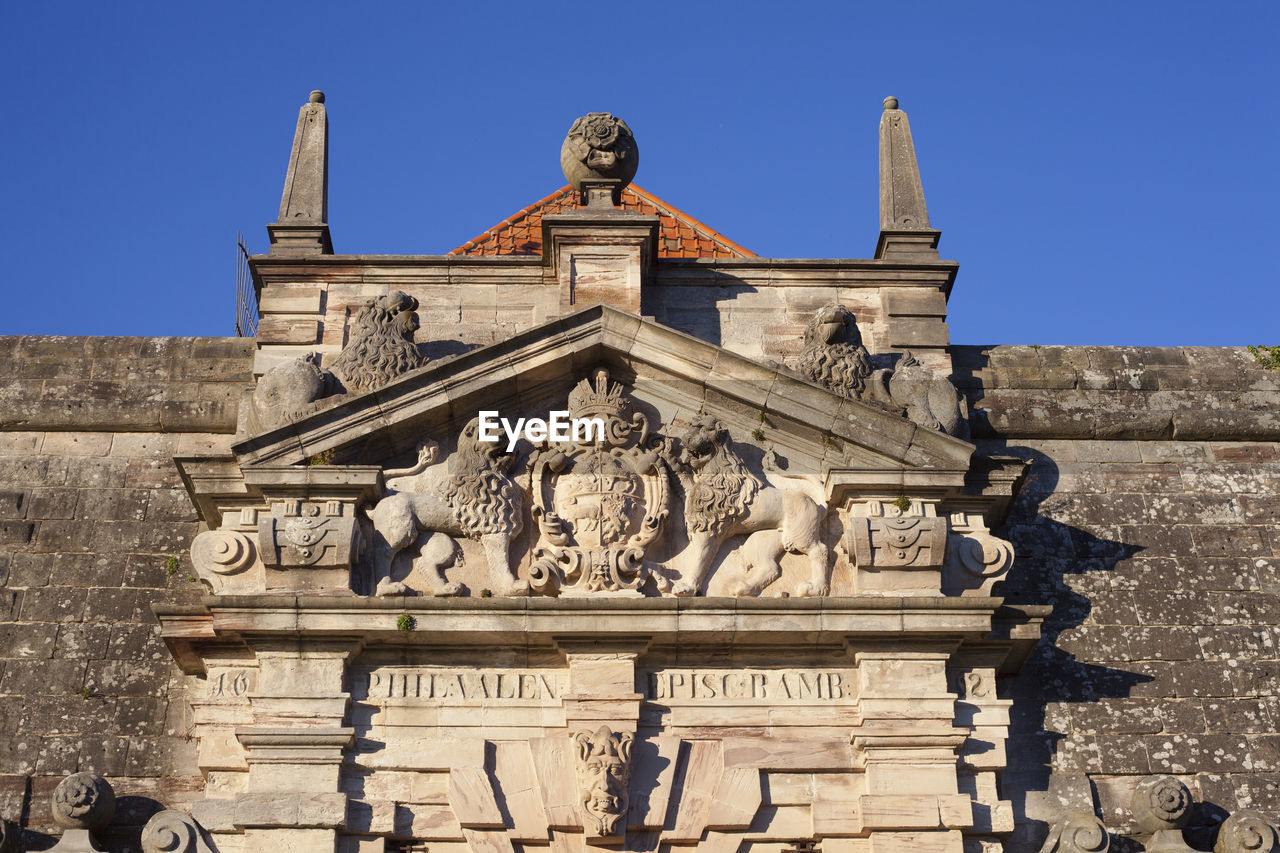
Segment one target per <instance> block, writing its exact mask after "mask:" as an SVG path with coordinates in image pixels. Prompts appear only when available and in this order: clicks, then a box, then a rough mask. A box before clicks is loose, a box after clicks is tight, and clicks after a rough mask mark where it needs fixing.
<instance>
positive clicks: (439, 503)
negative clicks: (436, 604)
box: [369, 418, 529, 595]
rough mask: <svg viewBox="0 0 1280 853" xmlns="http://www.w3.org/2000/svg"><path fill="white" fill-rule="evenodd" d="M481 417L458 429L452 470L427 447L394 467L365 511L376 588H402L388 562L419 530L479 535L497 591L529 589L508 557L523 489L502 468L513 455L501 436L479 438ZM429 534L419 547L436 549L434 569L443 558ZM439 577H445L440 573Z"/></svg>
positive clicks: (450, 591) (446, 589)
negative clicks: (406, 464)
mask: <svg viewBox="0 0 1280 853" xmlns="http://www.w3.org/2000/svg"><path fill="white" fill-rule="evenodd" d="M479 422H480V419H479V418H472V419H471V421H470V423H468V424H467V425H466V427H465V428H463V430H462V433H461V434H460V435H459V436H458V451H457V453H455V454H454V455H453V457H452V468H451V469H450V467H449V466H448V465H446V464H441V463H439V462H438V460H437V458H436V453H435V452H434V445H427V446H424V448H423V450H422V452H420V454H419V458H418V463H417V464H416V465H415V466H413V467H412V468H409V469H405V470H404V471H401V472H393V477H392V478H391V479H389V480H388V482H387V494H386V496H384V497H383V498H382V500H380V501H378V503H377V505H375V506H374V507H373V508H372V509H371V510H369V518H370V520H371V521H372V522H373V529H374V535H373V548H372V560H373V570H374V577H375V578H377V579H378V591H379V594H401V593H404V592H405V591H406V589H405V588H404V585H403V584H399V583H397V582H394V581H391V580H390V576H391V562H392V561H393V560H394V559H395V556H396V554H398V553H400V551H402V550H404V549H405V548H407V547H408V546H409V545H410V544H411V543H412V542H414V540H416V539H417V538H418V534H419V532H421V531H423V530H431V531H435V532H437V533H442V534H447V535H449V536H465V537H467V538H470V539H474V540H477V541H479V542H480V544H481V546H482V547H483V548H484V553H485V560H486V562H487V563H488V568H489V583H490V584H491V585H492V589H493V591H494V593H496V594H499V595H527V594H528V592H529V584H528V582H527V581H519V580H517V578H516V576H515V573H514V572H512V570H511V563H510V551H511V540H512V539H513V538H515V537H516V536H517V535H519V533H520V527H521V512H520V489H519V487H518V486H517V485H516V484H515V482H514V481H513V480H512V479H511V478H510V477H509V476H508V474H507V472H508V471H509V470H510V468H511V465H512V463H513V462H514V460H515V457H514V456H509V455H506V454H504V453H502V448H501V445H500V444H499V443H498V442H493V441H481V440H480V438H479ZM434 540H435V537H432V539H430V540H428V542H427V543H424V545H423V549H424V552H426V551H428V550H432V551H439V552H440V558H439V559H440V561H441V562H437V563H435V565H434V568H435V569H436V570H437V573H438V572H439V569H440V566H442V565H443V564H444V562H447V559H448V557H447V556H446V554H445V553H444V550H443V548H442V547H437V546H439V545H440V543H439V542H436V544H435V545H432V544H431V542H432V541H434ZM429 546H430V547H429ZM450 553H451V552H450ZM425 556H426V554H425V553H424V557H425ZM438 580H439V581H440V582H441V584H445V582H444V578H443V576H442V575H438ZM460 591H461V589H460V586H459V585H456V584H454V585H447V584H445V585H444V586H443V588H442V589H441V590H440V591H439V594H444V595H456V594H457V593H458V592H460Z"/></svg>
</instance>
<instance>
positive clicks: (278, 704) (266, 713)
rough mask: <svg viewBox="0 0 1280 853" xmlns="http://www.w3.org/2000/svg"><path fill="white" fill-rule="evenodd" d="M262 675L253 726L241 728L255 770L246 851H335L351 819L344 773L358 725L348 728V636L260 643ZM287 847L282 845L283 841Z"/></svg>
mask: <svg viewBox="0 0 1280 853" xmlns="http://www.w3.org/2000/svg"><path fill="white" fill-rule="evenodd" d="M253 645H254V651H255V653H256V655H257V659H258V671H259V680H258V687H257V690H255V691H252V692H250V693H249V694H248V698H249V705H250V708H251V712H252V718H253V724H252V725H249V726H243V727H240V728H238V729H236V738H237V739H238V740H239V742H240V744H241V746H242V747H243V748H244V752H245V761H246V763H247V764H248V768H249V778H248V782H247V788H248V790H247V791H245V792H244V793H241V794H239V795H237V797H236V798H235V806H234V817H233V822H234V824H235V826H236V827H237V828H243V829H244V831H245V850H246V851H263V853H265V851H267V850H279V849H288V847H287V845H288V844H290V843H292V844H295V846H297V847H298V849H299V850H302V849H306V850H330V849H333V845H334V844H335V839H336V831H337V830H338V829H341V828H342V827H343V826H344V825H345V824H346V812H347V797H346V794H344V793H342V792H341V790H340V785H339V779H340V776H341V770H342V761H343V755H344V752H345V750H346V749H347V748H348V747H349V746H350V745H351V743H352V741H353V739H354V736H355V732H354V729H352V728H350V727H347V726H344V725H343V723H344V721H345V717H346V713H347V706H348V704H349V702H350V695H349V694H348V693H347V691H346V690H345V689H344V687H345V682H346V677H345V674H346V664H347V661H348V659H349V658H350V656H351V654H352V653H353V652H354V651H355V646H354V645H353V644H350V643H345V642H342V641H331V642H308V643H305V644H298V643H296V642H290V641H288V640H270V641H263V642H260V643H255V644H253ZM282 845H283V846H282Z"/></svg>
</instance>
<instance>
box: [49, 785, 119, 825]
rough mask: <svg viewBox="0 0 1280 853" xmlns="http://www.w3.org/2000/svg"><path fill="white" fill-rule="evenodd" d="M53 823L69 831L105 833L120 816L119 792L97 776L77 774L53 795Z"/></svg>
mask: <svg viewBox="0 0 1280 853" xmlns="http://www.w3.org/2000/svg"><path fill="white" fill-rule="evenodd" d="M52 806H53V820H54V822H55V823H57V824H58V826H61V827H64V828H66V829H88V830H96V829H101V828H102V827H104V826H106V825H107V824H108V823H110V822H111V818H112V817H113V816H115V813H116V792H115V791H113V790H112V789H111V784H110V783H109V782H107V780H106V779H103V778H102V777H101V776H99V775H98V774H97V773H73V774H72V775H70V776H68V777H67V778H65V779H63V780H62V781H61V782H59V783H58V787H57V788H55V789H54V791H53V801H52Z"/></svg>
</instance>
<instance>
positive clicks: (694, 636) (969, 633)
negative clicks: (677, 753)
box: [153, 595, 1047, 673]
mask: <svg viewBox="0 0 1280 853" xmlns="http://www.w3.org/2000/svg"><path fill="white" fill-rule="evenodd" d="M153 609H154V611H155V613H156V616H157V617H158V618H159V620H160V623H161V625H162V631H161V634H162V636H163V638H164V640H165V642H166V643H167V644H168V645H169V647H170V649H171V650H172V651H173V653H174V656H175V657H176V658H177V659H178V661H179V662H180V664H181V665H182V666H183V668H184V670H185V671H187V672H189V673H199V672H200V671H201V669H202V667H201V665H200V664H199V660H200V658H201V655H200V654H198V651H197V649H198V647H202V646H204V645H206V644H214V645H225V644H227V643H228V642H230V643H232V644H238V643H239V638H240V637H242V636H256V637H265V636H276V637H280V636H291V637H293V636H302V637H305V638H306V639H307V640H312V641H334V640H342V641H347V642H352V643H356V644H365V645H366V646H367V645H370V644H373V645H380V646H416V645H439V646H449V645H474V644H481V645H486V646H492V645H495V644H502V645H506V646H508V647H513V648H523V647H529V646H542V647H547V648H549V647H552V646H554V645H555V644H557V643H558V642H560V641H563V640H565V639H568V638H573V637H590V638H606V637H613V638H618V639H622V638H629V639H632V640H634V641H635V643H636V644H638V645H640V646H644V645H648V644H650V643H654V642H657V643H670V642H680V643H693V644H698V643H711V644H716V645H726V644H728V645H733V644H734V643H736V642H738V638H739V637H741V638H743V641H749V642H750V643H752V644H754V645H795V644H797V643H799V644H827V645H833V646H840V645H841V644H844V643H846V642H855V643H858V642H862V641H863V640H864V639H866V638H876V637H878V638H881V639H883V638H885V637H886V635H888V637H889V638H891V639H892V640H893V641H895V642H897V641H902V640H904V639H917V640H922V641H927V642H930V643H936V642H938V641H943V642H945V643H954V644H957V645H959V644H961V643H963V642H966V641H972V642H981V643H984V644H990V643H995V644H997V645H1001V646H1004V647H1005V648H1006V651H1007V653H1008V655H1009V656H1012V657H1019V656H1023V655H1025V654H1026V653H1028V652H1029V651H1030V648H1031V646H1033V645H1034V644H1035V642H1036V640H1037V639H1038V637H1039V624H1040V622H1041V621H1043V619H1044V617H1045V612H1047V611H1045V609H1044V608H1034V607H1024V608H1006V607H1004V606H1003V599H1000V598H988V597H978V596H974V597H964V598H948V597H937V598H934V597H909V598H889V597H885V598H879V597H870V596H866V597H849V598H815V599H767V600H761V599H736V598H688V599H686V598H648V599H645V598H635V599H630V598H629V599H600V600H596V599H567V600H559V599H548V598H497V599H489V598H486V599H469V598H461V599H455V598H425V597H424V598H404V599H386V598H360V597H356V596H295V595H259V596H210V597H206V598H205V599H204V601H203V603H202V604H201V605H200V606H198V607H192V606H176V607H175V606H172V605H161V606H157V607H154V608H153ZM406 613H408V614H410V615H413V616H414V617H415V618H416V620H417V621H418V627H417V628H416V629H414V630H410V631H405V630H403V629H402V628H400V627H398V625H397V620H398V619H399V618H400V617H401V616H402V615H403V614H406Z"/></svg>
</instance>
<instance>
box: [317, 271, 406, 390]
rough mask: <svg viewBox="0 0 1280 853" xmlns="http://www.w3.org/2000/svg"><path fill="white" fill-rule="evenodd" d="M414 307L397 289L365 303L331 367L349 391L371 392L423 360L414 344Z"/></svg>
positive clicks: (404, 294)
mask: <svg viewBox="0 0 1280 853" xmlns="http://www.w3.org/2000/svg"><path fill="white" fill-rule="evenodd" d="M417 310H418V300H416V299H414V298H413V297H412V296H409V295H408V294H406V293H403V292H401V291H399V290H393V291H391V292H390V293H388V294H387V295H386V296H383V297H381V298H379V299H370V300H368V301H366V302H365V304H364V306H363V307H362V308H361V309H360V311H359V313H357V314H356V318H355V322H354V324H353V325H352V329H351V338H350V340H349V341H348V343H347V345H346V346H345V347H344V348H343V350H342V352H340V353H339V354H338V357H337V358H336V359H334V360H333V365H332V367H331V370H332V372H333V374H334V375H335V376H337V377H338V379H340V380H341V381H342V385H343V387H344V388H345V389H346V390H347V392H348V393H351V394H363V393H364V392H365V391H372V390H373V389H374V388H379V387H381V386H383V385H386V384H387V383H388V382H390V381H391V380H392V379H395V378H396V377H397V376H399V375H401V374H402V373H407V372H408V371H410V370H414V369H416V368H419V367H422V365H424V364H425V363H426V359H424V358H423V357H422V356H421V355H420V354H419V353H418V349H417V347H415V346H414V345H413V335H414V333H415V332H416V331H418V315H417V313H416V312H417Z"/></svg>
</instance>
